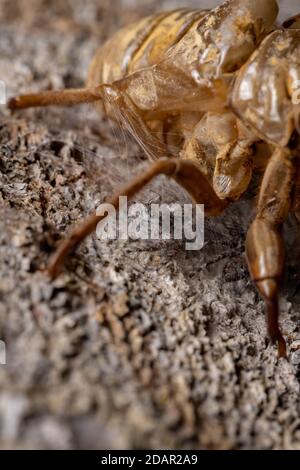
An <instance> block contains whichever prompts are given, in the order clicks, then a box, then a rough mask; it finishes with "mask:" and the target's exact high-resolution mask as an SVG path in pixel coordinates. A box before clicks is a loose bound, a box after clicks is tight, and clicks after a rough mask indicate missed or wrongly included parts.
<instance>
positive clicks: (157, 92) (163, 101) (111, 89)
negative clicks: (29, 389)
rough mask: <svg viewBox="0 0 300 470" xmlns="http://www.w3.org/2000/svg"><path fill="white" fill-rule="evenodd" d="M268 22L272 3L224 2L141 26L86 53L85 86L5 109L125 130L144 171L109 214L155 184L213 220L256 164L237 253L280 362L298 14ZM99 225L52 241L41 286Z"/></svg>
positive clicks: (298, 75)
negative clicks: (73, 110) (172, 186)
mask: <svg viewBox="0 0 300 470" xmlns="http://www.w3.org/2000/svg"><path fill="white" fill-rule="evenodd" d="M277 14H278V5H277V2H276V0H228V1H226V2H225V3H224V4H222V5H221V6H219V7H217V8H215V9H213V10H188V9H178V10H176V11H171V12H164V13H161V14H156V15H153V16H150V17H147V18H144V19H141V20H140V21H138V22H136V23H135V24H132V25H129V26H128V27H125V28H123V29H122V30H121V31H119V32H117V33H116V34H115V36H113V37H112V38H111V39H110V40H109V41H108V42H107V43H106V44H104V45H103V46H102V47H101V48H100V49H99V50H98V51H97V52H96V54H95V57H94V59H93V61H92V64H91V66H90V69H89V73H88V79H87V87H86V88H84V89H78V90H57V91H55V90H52V91H45V92H41V93H38V94H35V95H32V94H31V95H23V96H19V97H16V98H13V99H11V100H10V102H9V107H10V108H11V109H21V108H26V107H30V106H47V105H74V104H78V103H85V102H94V103H95V105H96V106H97V108H98V109H99V111H101V112H105V113H106V114H107V115H108V116H109V117H110V118H111V119H115V120H117V121H119V123H120V125H123V126H125V127H126V128H127V130H128V131H129V132H131V134H132V135H133V136H134V137H135V138H136V140H137V141H138V142H139V144H140V145H141V147H142V148H143V149H144V150H145V152H146V153H147V155H148V156H149V159H150V160H152V163H151V164H150V166H149V168H148V170H146V171H144V172H142V173H141V174H140V175H139V176H138V177H136V178H135V179H134V180H133V181H131V182H129V183H128V184H127V185H126V186H125V187H124V188H122V189H120V191H118V192H117V193H116V194H115V195H114V196H113V197H112V198H111V199H110V200H109V202H110V203H111V204H113V205H114V206H115V207H116V208H117V207H118V201H119V196H120V195H127V196H128V197H132V196H133V195H134V194H135V193H136V192H137V191H139V190H140V189H142V188H143V187H144V186H145V185H146V184H148V183H149V182H150V181H151V180H152V179H153V178H154V177H156V176H157V175H160V174H165V175H167V176H169V177H170V178H173V179H174V180H175V181H177V183H178V184H179V185H181V186H182V187H183V188H185V189H186V190H187V191H188V192H189V194H190V196H191V197H192V199H193V200H194V201H195V202H197V203H202V204H204V205H205V213H206V215H207V216H214V215H218V214H220V213H221V212H222V211H223V210H225V209H226V207H227V206H228V205H229V204H230V203H231V202H232V201H235V200H237V199H239V198H240V197H241V196H242V195H243V193H244V192H245V191H246V189H247V187H248V185H249V183H250V180H251V177H252V173H253V171H255V169H256V168H257V166H258V160H259V161H260V162H261V161H263V162H264V163H263V164H264V176H263V179H262V183H261V187H260V192H259V197H258V203H257V212H256V216H255V219H254V221H253V222H252V224H251V226H250V228H249V231H248V235H247V239H246V255H247V261H248V265H249V271H250V274H251V277H252V279H253V281H254V282H255V284H256V286H257V288H258V290H259V292H260V293H261V295H262V296H263V298H264V299H265V303H266V308H267V318H268V329H269V334H270V337H271V339H272V340H273V341H274V342H277V344H278V352H279V356H280V357H283V356H285V355H286V344H285V340H284V338H283V335H282V333H281V331H280V328H279V324H278V289H279V283H280V279H281V277H282V272H283V268H284V245H283V240H282V234H281V229H282V224H283V222H284V220H285V218H286V217H287V214H288V213H289V212H290V211H294V212H295V213H296V215H297V213H299V212H300V196H299V195H300V178H299V174H298V168H299V165H298V162H299V155H300V154H299V148H300V145H299V134H300V104H299V102H300V99H297V96H298V97H299V95H300V93H298V95H297V93H296V92H297V89H296V86H297V84H298V85H299V84H300V15H298V16H296V17H294V18H291V19H289V20H287V21H285V23H284V24H283V25H282V26H279V25H278V24H277V23H276V18H277ZM299 88H300V85H299ZM298 91H299V90H298ZM299 98H300V97H299ZM174 134H176V136H177V138H176V139H174ZM178 136H179V137H178ZM262 156H263V157H264V158H262ZM100 220H101V217H100V216H97V215H96V214H92V215H91V216H90V217H89V218H88V219H86V220H84V221H83V222H82V223H81V224H79V225H78V226H77V227H75V229H74V230H73V231H72V232H71V234H70V235H69V236H68V237H67V238H66V239H65V240H64V241H62V242H61V243H60V245H59V246H58V248H57V250H56V252H55V253H54V255H53V257H52V258H51V260H50V262H49V266H48V272H49V274H50V275H51V277H54V276H56V275H57V274H58V272H59V268H60V267H61V264H62V262H63V260H64V258H65V257H66V255H67V254H68V253H69V252H70V251H71V250H73V249H74V248H75V247H76V246H77V245H78V243H80V242H81V241H82V240H83V239H84V238H85V237H86V236H87V235H89V234H90V233H91V232H92V231H93V230H94V229H95V227H96V225H97V223H98V222H99V221H100Z"/></svg>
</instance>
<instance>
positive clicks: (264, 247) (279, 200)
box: [246, 149, 294, 357]
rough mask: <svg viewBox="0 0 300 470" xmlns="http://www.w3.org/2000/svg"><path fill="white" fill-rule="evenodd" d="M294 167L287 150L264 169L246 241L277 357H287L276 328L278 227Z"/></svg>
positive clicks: (279, 259) (279, 151)
mask: <svg viewBox="0 0 300 470" xmlns="http://www.w3.org/2000/svg"><path fill="white" fill-rule="evenodd" d="M293 176H294V165H293V163H292V161H291V156H290V154H289V152H288V151H287V150H284V149H277V150H275V152H274V153H273V155H272V157H271V159H270V161H269V164H268V166H267V168H266V171H265V174H264V177H263V181H262V185H261V189H260V193H259V200H258V210H257V215H256V218H255V219H254V221H253V222H252V224H251V226H250V228H249V231H248V234H247V239H246V254H247V261H248V266H249V271H250V274H251V277H252V279H253V281H254V282H255V284H256V287H257V288H258V290H259V292H260V293H261V295H262V296H263V298H264V299H265V304H266V310H267V320H268V329H269V335H270V337H271V340H272V341H273V342H277V343H278V354H279V357H285V356H286V344H285V340H284V338H283V336H282V334H281V331H280V328H279V325H278V315H279V309H278V288H279V282H280V279H281V277H282V273H283V269H284V244H283V239H282V233H281V227H282V224H283V222H284V220H285V218H286V216H287V214H288V212H289V210H290V204H291V192H292V188H293Z"/></svg>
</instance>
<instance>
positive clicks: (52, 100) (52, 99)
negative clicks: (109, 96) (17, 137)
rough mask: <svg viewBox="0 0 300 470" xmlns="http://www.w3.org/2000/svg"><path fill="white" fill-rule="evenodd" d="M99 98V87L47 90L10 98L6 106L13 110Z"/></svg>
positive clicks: (70, 104)
mask: <svg viewBox="0 0 300 470" xmlns="http://www.w3.org/2000/svg"><path fill="white" fill-rule="evenodd" d="M101 98H102V95H101V87H93V88H78V89H76V88H74V89H66V90H48V91H42V92H40V93H32V94H28V95H20V96H16V97H14V98H11V99H10V100H9V102H8V107H9V109H12V110H15V109H23V108H31V107H39V106H51V105H57V106H72V105H75V104H80V103H92V102H94V101H98V100H101Z"/></svg>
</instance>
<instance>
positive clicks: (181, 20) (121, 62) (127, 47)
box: [87, 9, 207, 86]
mask: <svg viewBox="0 0 300 470" xmlns="http://www.w3.org/2000/svg"><path fill="white" fill-rule="evenodd" d="M206 13H207V10H187V9H179V10H173V11H168V12H163V13H160V14H156V15H153V16H148V17H146V18H143V19H141V20H139V21H137V22H136V23H133V24H131V25H129V26H126V27H125V28H122V29H121V30H120V31H118V32H117V33H116V34H115V35H114V36H113V37H112V38H111V39H109V40H108V41H107V42H106V43H105V44H104V45H103V46H102V47H100V48H99V49H98V50H97V52H96V54H95V56H94V59H93V61H92V63H91V66H90V69H89V74H88V80H87V84H88V86H94V85H99V84H101V83H112V82H114V81H115V80H119V79H121V78H123V77H125V76H126V75H128V74H130V73H132V72H135V71H136V70H139V69H141V68H143V67H147V66H149V65H153V64H156V63H159V62H160V61H161V60H163V59H164V57H165V56H166V53H167V51H168V50H169V49H170V47H172V46H173V45H175V44H176V43H177V42H178V41H179V40H180V39H181V38H182V37H183V36H184V35H185V34H186V32H187V31H188V30H189V29H190V28H191V27H192V26H193V25H194V23H195V22H196V21H199V19H200V18H202V17H203V16H204V15H205V14H206Z"/></svg>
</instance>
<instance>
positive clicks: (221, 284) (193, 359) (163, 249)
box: [0, 0, 300, 449]
mask: <svg viewBox="0 0 300 470" xmlns="http://www.w3.org/2000/svg"><path fill="white" fill-rule="evenodd" d="M160 3H161V2H160V1H157V2H156V1H155V0H152V1H151V0H146V1H144V2H137V1H135V0H130V1H129V0H127V1H125V0H124V1H114V2H110V1H100V0H99V1H97V0H93V1H90V2H88V3H87V4H86V3H85V2H82V1H80V0H78V1H75V0H74V1H72V2H68V3H67V2H65V3H64V2H59V1H57V2H56V1H55V2H50V1H47V0H44V1H43V0H30V1H26V2H25V1H21V0H19V1H16V2H6V1H1V2H0V20H1V30H0V78H1V80H4V81H5V83H6V84H7V87H8V91H9V94H11V95H12V94H16V93H19V92H24V91H28V90H32V91H33V90H39V89H46V88H49V87H63V86H66V87H70V86H80V85H82V84H83V82H84V79H85V75H86V71H87V67H88V64H89V61H90V59H91V57H92V55H93V52H94V51H95V49H96V47H97V46H98V45H99V44H100V43H101V42H103V40H104V39H105V38H106V37H107V36H109V35H110V34H111V33H112V32H113V31H114V30H115V29H117V28H118V27H119V26H120V25H121V24H123V23H126V22H128V21H130V20H132V19H134V18H138V17H140V16H141V15H142V14H144V13H148V12H152V11H154V9H156V8H158V5H159V4H160ZM215 3H217V2H215ZM285 3H286V5H285V10H284V12H283V15H284V16H287V15H288V13H289V12H288V11H287V9H288V8H289V5H290V8H292V7H293V8H294V9H297V5H295V3H294V2H285ZM174 4H176V5H178V4H180V2H178V1H176V2H175V1H172V0H169V1H165V2H164V7H172V6H174ZM181 4H182V3H181ZM185 4H186V5H189V4H190V5H197V6H199V5H201V4H202V5H207V4H208V3H207V2H205V1H204V0H203V1H201V2H200V1H198V0H197V1H188V0H186V2H185ZM136 5H138V7H137V6H136ZM115 132H116V133H115ZM0 143H1V147H0V155H1V159H0V165H1V167H0V177H1V180H0V181H1V193H0V201H1V203H0V210H1V218H0V225H1V228H0V238H1V243H0V250H1V255H0V259H1V265H0V270H1V281H0V293H1V296H0V302H1V303H0V339H2V340H5V342H6V346H7V364H6V365H5V366H3V365H2V366H0V388H1V394H0V436H1V446H2V447H3V448H29V447H34V448H91V447H92V448H133V447H134V448H136V447H148V448H149V447H150V448H157V447H169V448H191V447H200V448H217V449H221V448H222V449H224V448H225V449H228V448H263V449H267V448H285V449H288V448H300V420H299V419H300V413H299V411H300V410H299V404H300V401H299V380H298V378H299V374H300V369H299V366H300V349H299V348H300V332H299V306H300V293H299V291H298V284H299V275H298V272H299V271H298V269H299V268H298V266H299V263H298V261H299V256H298V255H299V248H297V247H296V240H298V239H299V229H298V226H297V224H296V223H295V221H294V220H293V219H290V220H289V221H288V223H287V228H286V239H287V243H288V247H289V248H288V255H289V262H288V268H287V273H286V278H285V282H284V287H283V295H282V302H281V311H282V315H281V323H282V327H283V331H284V333H285V336H286V337H287V339H288V346H289V351H290V359H289V361H286V360H283V359H282V360H279V361H278V359H277V354H276V348H275V347H273V346H271V345H269V344H268V341H267V340H266V328H265V321H264V313H263V312H264V307H263V303H262V301H261V299H260V298H259V297H258V295H257V293H256V291H255V288H254V287H253V285H252V283H251V282H250V280H249V276H248V273H247V268H246V264H245V259H244V238H245V232H246V229H247V226H248V223H249V220H250V218H251V216H252V213H251V211H252V208H253V203H252V202H251V200H250V196H248V198H246V199H245V200H244V201H241V202H239V203H237V204H235V205H234V206H233V207H232V208H231V209H229V210H228V211H226V214H225V215H224V216H222V217H219V218H218V219H215V220H212V221H207V223H206V234H205V239H206V245H205V247H204V249H203V250H201V251H200V252H197V253H193V252H192V253H191V252H187V251H185V250H184V247H183V244H182V243H181V242H177V241H164V242H160V241H152V242H139V241H136V242H133V241H129V242H121V241H116V242H99V241H97V240H96V238H95V237H91V238H89V240H87V241H86V242H85V243H84V244H83V245H82V246H81V247H80V248H79V249H78V250H77V251H76V253H75V254H74V255H73V256H72V258H71V259H70V260H69V261H68V264H67V268H68V269H65V270H64V272H63V274H62V275H61V276H60V277H59V278H58V279H57V280H56V281H55V282H53V283H50V282H48V281H47V279H46V278H45V277H44V275H43V274H42V273H41V272H39V268H40V267H42V266H43V265H44V264H45V263H46V261H47V259H48V256H49V252H50V251H51V249H52V248H53V246H54V244H55V242H56V240H57V239H59V238H61V237H63V235H64V233H65V232H66V231H67V230H68V228H69V227H70V226H71V225H72V223H74V222H76V221H78V220H79V219H81V218H82V217H83V216H84V215H85V214H87V213H89V212H90V211H91V210H92V209H93V208H94V207H96V206H97V204H98V203H99V202H100V201H103V200H104V198H105V197H106V196H107V195H109V194H110V193H111V191H112V189H113V188H116V187H117V186H118V184H119V183H120V182H124V181H127V180H128V179H129V178H130V177H131V176H132V174H134V173H136V171H137V166H138V165H139V166H140V167H141V168H142V167H143V166H145V165H146V159H145V157H144V156H143V155H142V153H141V151H140V150H138V149H137V147H136V145H135V144H134V143H133V142H132V141H130V140H129V139H128V138H126V144H127V148H126V149H125V146H124V140H123V137H122V135H121V134H120V133H119V132H118V130H117V129H114V130H112V129H111V127H110V125H109V124H108V123H107V122H106V120H105V119H103V118H102V117H101V116H99V115H98V114H97V113H96V112H95V111H94V110H93V108H92V107H90V106H82V107H80V108H76V109H58V108H51V109H50V108H49V109H44V110H27V111H24V112H19V113H16V114H15V115H13V116H12V115H10V114H9V113H8V112H6V111H5V109H3V108H2V109H1V115H0ZM185 197H186V196H185V195H184V194H183V192H179V191H178V188H177V187H176V186H175V184H171V183H170V182H168V181H167V180H165V179H164V178H159V179H158V180H157V181H156V182H155V183H154V184H153V185H151V187H149V189H147V190H146V191H144V192H143V193H142V194H140V195H139V196H138V198H137V200H139V201H143V202H149V201H150V200H152V201H153V199H155V200H156V201H164V202H168V201H176V200H178V198H179V199H180V200H181V201H184V200H185Z"/></svg>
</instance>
